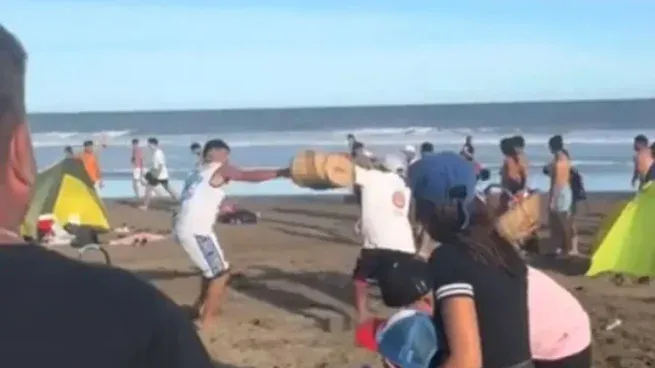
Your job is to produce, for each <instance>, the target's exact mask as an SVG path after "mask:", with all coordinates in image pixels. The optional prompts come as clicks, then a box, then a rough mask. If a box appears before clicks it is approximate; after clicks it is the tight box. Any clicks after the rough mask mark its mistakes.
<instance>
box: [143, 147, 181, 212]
mask: <svg viewBox="0 0 655 368" xmlns="http://www.w3.org/2000/svg"><path fill="white" fill-rule="evenodd" d="M148 147H149V148H150V151H151V155H152V157H151V163H150V165H151V166H150V170H148V172H147V173H146V174H145V175H144V179H145V180H146V184H147V185H146V193H145V195H144V197H143V205H142V206H141V207H140V208H141V209H142V210H144V211H147V210H148V208H149V207H150V200H151V199H152V195H153V194H154V192H155V188H157V187H158V186H160V185H161V186H162V187H163V188H164V189H165V190H166V191H167V192H168V194H169V195H170V196H171V198H173V199H174V200H175V199H177V194H176V193H175V191H173V188H171V185H170V182H169V176H168V167H166V156H165V155H164V151H162V149H161V148H160V147H159V140H157V138H152V137H151V138H148Z"/></svg>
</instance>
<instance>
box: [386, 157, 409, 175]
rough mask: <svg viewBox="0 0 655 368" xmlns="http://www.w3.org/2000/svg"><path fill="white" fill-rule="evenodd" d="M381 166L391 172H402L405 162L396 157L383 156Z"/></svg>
mask: <svg viewBox="0 0 655 368" xmlns="http://www.w3.org/2000/svg"><path fill="white" fill-rule="evenodd" d="M382 166H384V168H385V169H387V170H389V171H392V172H398V171H404V170H405V161H404V160H403V159H401V158H400V157H398V156H396V155H391V154H389V155H385V156H384V158H383V160H382Z"/></svg>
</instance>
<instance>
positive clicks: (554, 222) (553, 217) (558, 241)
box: [548, 135, 577, 255]
mask: <svg viewBox="0 0 655 368" xmlns="http://www.w3.org/2000/svg"><path fill="white" fill-rule="evenodd" d="M548 148H549V149H550V152H551V153H552V154H553V160H552V162H551V163H550V169H549V173H550V189H549V191H548V209H549V221H548V224H549V225H550V234H551V241H552V249H551V252H555V253H557V252H562V253H564V254H565V255H575V254H576V252H577V249H573V234H572V231H573V229H572V226H571V207H572V205H573V190H572V188H571V160H570V159H569V156H568V154H567V152H565V151H564V140H563V138H562V136H561V135H555V136H553V137H551V138H550V139H549V140H548Z"/></svg>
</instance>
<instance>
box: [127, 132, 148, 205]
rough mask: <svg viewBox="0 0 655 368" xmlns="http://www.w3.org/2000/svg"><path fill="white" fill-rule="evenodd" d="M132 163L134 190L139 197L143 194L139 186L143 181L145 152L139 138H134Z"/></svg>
mask: <svg viewBox="0 0 655 368" xmlns="http://www.w3.org/2000/svg"><path fill="white" fill-rule="evenodd" d="M130 165H132V190H134V196H135V197H136V198H137V199H139V198H141V194H140V193H139V186H140V185H141V183H142V182H143V175H144V174H145V172H144V171H143V152H142V151H141V147H140V146H139V139H138V138H134V139H132V155H131V156H130Z"/></svg>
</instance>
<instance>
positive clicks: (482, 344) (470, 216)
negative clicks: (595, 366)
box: [0, 27, 655, 368]
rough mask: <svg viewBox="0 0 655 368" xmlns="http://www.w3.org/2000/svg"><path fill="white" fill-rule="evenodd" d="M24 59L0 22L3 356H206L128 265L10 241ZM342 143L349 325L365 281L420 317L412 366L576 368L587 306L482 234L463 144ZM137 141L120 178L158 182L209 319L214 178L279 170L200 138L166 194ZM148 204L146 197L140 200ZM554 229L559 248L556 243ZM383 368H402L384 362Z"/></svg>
mask: <svg viewBox="0 0 655 368" xmlns="http://www.w3.org/2000/svg"><path fill="white" fill-rule="evenodd" d="M26 60H27V57H26V52H25V50H24V49H23V47H22V45H21V44H20V42H19V41H18V40H17V38H16V37H15V36H14V35H13V34H11V33H10V32H9V31H7V30H6V29H5V28H2V27H0V170H1V173H2V175H0V198H2V201H3V202H2V203H3V209H2V210H1V211H0V245H1V246H0V269H2V270H3V276H4V277H3V280H4V281H0V293H1V294H2V295H3V303H2V313H0V325H1V326H2V329H0V340H2V341H3V344H1V345H0V355H2V359H3V363H4V364H5V365H6V366H15V367H27V368H30V367H42V366H67V367H92V366H101V367H117V368H118V367H124V368H128V367H171V368H172V367H197V368H205V367H206V368H210V367H212V363H211V359H210V357H209V356H208V354H207V352H206V350H205V349H204V348H203V346H202V344H201V342H200V340H199V339H198V336H197V334H196V332H195V331H194V329H193V327H192V324H191V323H190V321H188V319H187V317H186V316H185V315H183V314H182V312H181V311H180V310H179V308H178V307H177V306H176V305H175V304H174V303H173V302H172V301H171V300H170V299H169V298H167V297H166V296H164V295H163V294H162V293H161V292H159V291H158V290H157V289H156V288H155V287H153V286H151V285H149V284H147V283H145V282H143V281H142V280H141V279H140V278H138V277H137V276H135V275H132V274H131V273H129V272H128V271H124V270H119V269H114V268H108V267H99V266H93V265H88V264H83V263H80V262H77V261H74V260H71V259H69V258H66V257H65V256H63V255H60V254H57V253H54V252H50V251H48V250H46V249H44V248H43V247H40V246H38V245H36V244H31V243H26V241H25V240H24V239H23V238H22V237H20V236H19V232H18V230H19V227H20V224H21V223H22V221H23V219H24V217H25V214H26V211H27V208H28V205H29V201H30V193H31V190H32V187H33V184H34V179H35V176H36V165H35V161H34V153H33V151H32V146H31V137H30V134H29V129H28V127H27V123H26V114H25V96H24V90H25V88H24V87H25V70H26ZM349 140H351V141H352V142H351V147H352V153H353V163H354V165H355V166H354V167H355V169H354V170H355V174H354V177H355V185H356V186H357V192H358V197H359V204H360V207H361V233H362V250H361V253H360V256H359V258H358V259H357V261H356V262H355V263H356V265H355V269H354V271H353V279H354V284H355V287H354V289H355V305H356V309H357V313H358V322H359V324H360V325H366V324H367V323H368V321H369V320H370V319H371V316H370V315H369V312H368V307H367V300H366V296H365V295H366V293H365V290H366V288H367V287H368V286H369V285H370V284H371V283H372V282H374V283H375V284H376V285H377V287H378V288H379V289H380V292H381V295H382V300H383V302H384V304H385V305H387V306H388V307H391V308H411V309H414V310H417V311H421V313H424V314H425V315H427V316H429V317H430V318H431V319H432V322H433V326H434V328H435V331H437V332H438V335H439V339H438V340H437V341H439V343H438V344H439V346H438V349H434V350H435V351H436V353H435V354H434V355H431V356H429V357H425V358H426V359H427V360H429V361H430V362H428V361H424V362H422V363H421V364H422V365H420V366H425V367H446V368H450V367H458V368H479V367H486V368H509V367H512V368H529V367H536V368H567V367H571V368H573V367H575V368H582V367H591V330H590V323H589V317H588V315H587V313H586V312H585V311H584V309H583V308H582V306H581V305H580V304H579V303H578V302H577V300H576V299H575V298H574V296H573V295H571V294H570V293H569V292H568V291H567V290H566V289H564V288H563V287H561V286H560V285H558V284H557V283H556V282H555V281H553V280H552V279H551V278H550V277H549V276H547V275H546V274H544V273H543V272H541V271H539V270H537V269H535V268H532V267H530V266H528V265H527V264H526V262H525V261H524V259H523V258H522V257H521V256H520V255H519V253H518V252H517V251H516V249H515V248H514V247H513V246H512V245H511V244H509V242H508V241H507V239H504V238H503V237H502V236H501V235H500V234H498V233H497V232H496V231H495V229H494V227H493V225H492V224H493V221H494V219H495V218H496V217H497V209H491V208H489V207H488V206H487V204H486V203H484V202H483V201H480V199H479V197H477V196H476V184H477V181H478V179H479V167H477V166H476V165H475V164H473V162H474V161H475V150H474V147H473V142H472V139H467V141H466V143H465V145H464V147H463V149H462V150H461V152H448V151H446V152H434V151H435V150H434V147H433V146H432V145H431V144H429V143H427V144H424V145H422V146H421V148H420V150H419V153H416V152H415V151H414V150H413V149H411V148H407V149H405V151H406V152H407V153H408V156H407V157H406V160H399V159H398V157H394V156H393V155H391V156H388V157H385V158H384V159H381V160H376V159H375V158H374V157H373V155H371V154H370V152H368V151H366V149H365V148H364V145H363V144H362V143H359V142H357V141H356V139H355V137H349ZM637 143H639V146H638V147H637ZM138 144H139V142H138V141H134V142H133V147H134V148H133V149H134V150H133V155H132V163H133V165H134V168H135V172H134V177H135V180H136V178H137V177H138V178H139V180H141V178H144V179H145V180H146V181H147V183H148V188H149V189H150V190H152V189H154V187H156V186H162V187H164V188H165V189H167V190H169V193H170V194H171V196H172V197H174V198H176V199H177V200H179V209H178V211H177V213H176V215H175V221H174V226H173V232H174V234H175V235H176V238H177V240H178V242H179V244H180V245H181V246H182V247H183V248H184V250H185V251H186V252H187V254H188V256H189V258H190V260H191V261H192V262H193V263H194V265H196V266H197V267H198V268H199V269H200V270H201V271H202V287H201V292H200V294H199V296H198V299H197V302H196V304H195V306H196V308H197V312H198V313H197V314H198V316H199V317H198V318H197V320H196V325H197V326H196V327H197V328H199V329H201V330H205V329H211V328H213V327H214V323H215V321H216V315H217V314H218V313H217V312H218V309H219V306H220V303H221V300H223V297H224V294H225V291H226V285H227V282H228V281H229V279H230V264H229V262H228V261H227V260H226V257H225V254H224V252H223V250H222V248H221V246H220V243H219V240H218V235H217V234H216V233H215V232H214V223H215V219H216V217H217V215H218V211H219V208H220V207H221V204H222V202H223V201H224V199H225V192H224V188H225V186H226V185H228V184H229V183H230V182H231V181H249V182H262V181H266V180H271V179H274V178H284V177H288V176H289V175H290V171H289V169H287V168H280V169H277V170H249V171H248V170H241V169H239V168H237V167H236V166H234V165H232V164H230V162H229V158H230V147H229V145H228V144H227V143H226V142H224V141H222V140H220V139H214V140H209V141H208V142H206V143H204V145H203V146H202V147H200V145H197V146H193V147H192V150H193V151H194V152H196V153H197V154H198V158H199V159H198V160H199V161H198V164H197V166H196V168H195V170H193V172H192V174H191V175H189V176H188V178H187V179H186V180H185V182H184V185H183V189H182V191H181V193H180V194H179V196H178V195H177V194H176V193H174V192H172V191H170V188H169V186H168V180H169V175H168V170H167V168H166V161H165V157H164V154H163V152H162V151H161V149H160V148H159V147H158V141H157V139H155V138H151V139H149V140H148V145H149V146H150V148H151V150H152V151H153V152H152V156H153V159H152V167H151V168H149V169H147V170H145V169H144V166H143V157H142V155H141V152H140V149H139V147H138ZM84 146H85V150H84V153H82V154H81V155H80V156H79V158H80V159H82V160H83V161H84V164H85V167H87V170H89V172H90V173H95V176H93V177H92V179H93V180H95V182H97V183H98V185H101V183H102V177H101V174H100V172H99V169H98V165H97V161H95V159H94V158H91V157H92V156H93V157H94V155H93V144H90V145H88V146H87V145H86V144H85V145H84ZM524 148H525V142H524V140H523V138H521V137H512V138H507V139H505V140H503V143H501V150H502V151H503V154H504V156H505V158H504V162H503V169H502V175H501V177H502V183H501V185H502V186H503V187H504V188H505V189H507V191H508V194H507V195H508V198H507V201H510V200H511V197H510V196H515V195H520V193H521V192H522V191H524V190H525V189H526V183H527V179H528V178H527V175H528V174H527V173H528V170H527V167H528V166H527V165H528V164H527V160H526V159H525V152H524ZM549 148H550V150H551V152H552V154H553V160H552V163H551V164H550V165H549V166H548V167H547V168H545V171H546V172H547V173H548V174H549V175H550V177H551V187H550V190H549V193H548V204H549V208H550V210H551V213H552V214H553V216H554V217H557V220H558V221H559V222H561V223H559V222H558V226H562V227H564V226H568V224H569V223H570V218H571V216H570V214H571V213H572V205H573V203H574V202H575V194H574V193H575V189H574V188H573V186H572V185H573V184H572V180H571V179H572V174H571V172H572V171H571V170H572V163H571V159H570V155H569V153H568V152H567V151H566V150H565V148H564V142H563V139H562V137H561V136H554V137H553V138H551V139H550V141H549ZM635 149H636V151H637V152H636V156H635V162H636V170H637V172H638V173H639V176H638V177H640V178H641V179H642V182H645V181H647V180H649V179H652V176H653V173H654V171H655V170H654V166H653V156H652V152H651V151H650V149H649V148H648V142H647V141H646V142H645V145H644V141H643V139H641V138H640V139H639V141H638V142H637V140H635ZM413 151H414V152H413ZM412 152H413V153H414V156H412V155H411V154H412ZM69 153H70V154H71V155H75V154H74V153H73V152H72V150H71V152H69ZM410 156H412V157H410ZM149 200H150V197H149V195H148V194H147V192H146V195H145V198H144V209H146V208H147V206H148V203H149ZM565 215H566V216H565ZM566 231H568V230H562V232H563V233H564V234H565V237H566V238H568V237H569V235H568V234H569V233H566ZM566 238H562V239H561V247H562V248H563V252H565V253H571V252H572V251H573V247H572V246H571V247H569V246H568V245H566V246H565V245H564V244H565V243H566V242H567V241H568V240H567V239H566ZM412 339H413V336H412V335H411V334H410V335H407V336H403V339H401V340H402V341H400V345H402V346H406V345H408V344H410V345H411V344H412V343H414V342H412V341H411V340H412ZM437 341H435V344H437ZM399 348H400V347H399ZM388 358H389V357H388ZM272 363H273V362H272ZM385 364H388V365H390V366H397V367H403V362H401V361H397V360H393V359H392V360H391V361H389V360H387V362H386V363H385Z"/></svg>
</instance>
